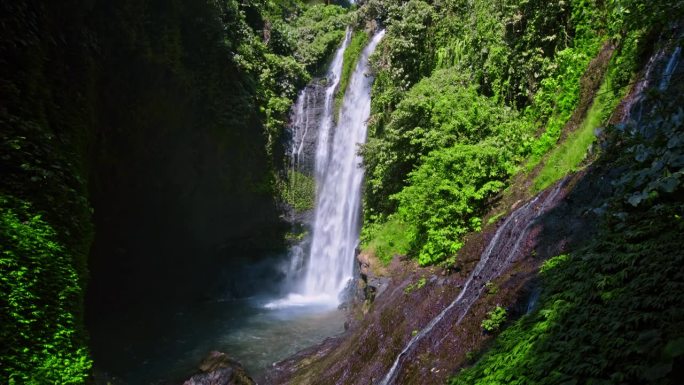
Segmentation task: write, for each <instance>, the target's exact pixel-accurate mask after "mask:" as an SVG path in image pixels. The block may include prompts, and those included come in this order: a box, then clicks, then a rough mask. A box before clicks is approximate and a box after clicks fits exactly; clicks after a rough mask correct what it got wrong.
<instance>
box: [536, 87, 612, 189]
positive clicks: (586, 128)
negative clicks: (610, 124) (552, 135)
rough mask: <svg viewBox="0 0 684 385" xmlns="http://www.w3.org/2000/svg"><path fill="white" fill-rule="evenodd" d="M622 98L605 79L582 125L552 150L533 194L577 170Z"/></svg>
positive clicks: (537, 179) (538, 177) (538, 176)
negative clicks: (597, 133) (598, 132)
mask: <svg viewBox="0 0 684 385" xmlns="http://www.w3.org/2000/svg"><path fill="white" fill-rule="evenodd" d="M620 93H622V92H620ZM619 96H620V95H615V94H613V87H612V86H611V80H610V77H606V80H605V81H604V82H603V84H602V85H601V88H600V89H599V90H598V92H597V94H596V97H595V98H594V102H593V104H592V106H591V108H590V109H589V111H588V112H587V116H586V118H585V119H584V121H583V122H582V125H581V126H580V127H579V128H578V129H577V130H576V131H574V132H571V133H570V134H569V135H568V137H567V138H566V139H565V140H564V141H563V142H562V143H561V144H560V145H558V146H556V147H554V148H553V149H552V150H551V151H550V153H549V155H548V158H547V159H546V161H545V162H544V166H543V168H542V169H541V171H540V172H539V174H538V175H537V177H536V178H535V180H534V185H533V190H534V192H539V191H541V190H543V189H545V188H547V187H548V186H550V185H552V184H553V183H555V182H556V181H558V180H559V179H561V178H562V177H564V176H565V175H567V174H568V173H570V172H573V171H576V170H577V168H578V166H579V165H580V164H581V163H582V161H583V160H584V159H585V157H586V154H587V151H588V150H589V148H590V146H591V145H592V143H594V141H595V140H596V134H595V132H596V130H597V129H598V128H599V127H600V126H602V125H604V124H605V123H606V121H607V120H608V118H609V117H610V113H611V112H612V111H613V109H614V108H615V106H616V105H617V103H618V101H619V100H620V97H619Z"/></svg>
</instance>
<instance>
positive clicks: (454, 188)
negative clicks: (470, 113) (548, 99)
mask: <svg viewBox="0 0 684 385" xmlns="http://www.w3.org/2000/svg"><path fill="white" fill-rule="evenodd" d="M506 155H507V154H506V153H505V151H502V149H501V147H500V146H497V145H496V144H489V143H486V144H485V143H483V144H476V145H456V146H453V147H449V148H446V149H443V150H439V151H434V152H432V153H430V154H429V155H428V156H427V157H426V158H425V159H424V162H423V164H422V165H421V166H420V167H419V168H418V169H417V170H415V171H413V172H412V173H411V174H409V182H410V183H409V186H407V187H406V188H404V189H403V190H402V191H401V192H399V193H398V194H396V195H394V196H392V199H395V200H397V201H398V204H399V208H398V210H397V215H398V217H399V218H400V220H401V221H403V222H404V223H406V224H408V226H409V228H408V231H407V236H408V239H409V240H410V242H411V248H412V249H413V250H417V254H418V255H417V256H418V262H419V263H420V264H421V265H428V264H431V263H436V262H440V261H442V260H444V259H445V258H446V257H449V256H451V255H453V254H454V253H455V252H456V251H458V250H459V249H460V248H461V246H462V245H463V243H462V241H461V237H462V236H463V235H465V234H466V233H468V232H470V231H477V230H479V229H480V226H481V215H482V214H483V213H484V209H485V207H486V202H487V199H488V198H489V197H491V196H492V195H493V194H494V193H496V192H498V191H499V190H500V189H501V188H502V187H503V186H504V183H503V180H505V179H506V178H507V177H508V176H509V175H510V172H511V163H510V161H509V160H508V159H507V156H506Z"/></svg>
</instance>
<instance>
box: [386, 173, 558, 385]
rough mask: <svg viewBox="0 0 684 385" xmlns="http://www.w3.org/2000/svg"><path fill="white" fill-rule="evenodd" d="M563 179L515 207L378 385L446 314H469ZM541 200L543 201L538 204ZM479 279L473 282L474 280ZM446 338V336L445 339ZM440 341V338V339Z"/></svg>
mask: <svg viewBox="0 0 684 385" xmlns="http://www.w3.org/2000/svg"><path fill="white" fill-rule="evenodd" d="M563 184H564V182H563V181H561V182H560V183H558V184H557V185H556V187H555V188H554V189H553V190H551V191H550V192H549V193H548V194H547V195H546V196H545V197H544V198H543V199H542V198H541V196H542V195H543V194H545V193H541V194H539V195H537V196H536V197H534V198H533V199H532V200H531V201H529V202H528V203H526V204H525V205H523V206H522V207H520V208H518V209H517V210H515V211H514V212H513V213H511V215H509V216H508V218H507V219H506V220H505V221H504V222H503V224H502V225H501V226H500V227H499V229H498V230H497V231H496V233H495V234H494V237H493V238H492V240H491V241H490V242H489V244H488V245H487V248H486V249H485V251H484V252H483V253H482V255H481V256H480V261H479V262H478V263H477V265H476V266H475V269H474V270H473V272H472V273H470V276H469V277H468V279H467V280H466V282H465V284H464V285H463V289H461V291H460V292H459V293H458V296H457V297H456V298H455V299H454V300H453V301H452V302H451V303H450V304H449V306H447V307H446V308H444V310H442V311H441V312H440V313H439V314H438V315H437V316H436V317H435V318H433V319H432V320H431V321H430V322H429V323H428V324H427V325H426V326H425V327H424V328H423V329H422V330H421V331H420V332H418V333H417V334H416V335H414V336H413V337H412V338H411V339H410V340H409V342H408V343H407V344H406V346H405V347H404V349H403V350H402V351H401V352H400V353H399V355H397V357H396V359H395V360H394V362H393V363H392V366H391V367H390V369H389V370H388V371H387V374H386V375H385V377H383V379H382V380H381V381H380V382H379V385H391V384H393V383H394V381H395V380H396V376H397V374H398V372H397V371H398V370H399V368H400V367H401V364H402V362H403V360H404V359H406V357H407V354H409V353H410V352H411V351H412V350H413V349H414V348H415V347H416V344H417V343H418V342H420V341H421V340H422V339H423V338H424V337H425V336H426V335H428V334H429V333H430V332H431V331H432V329H433V328H434V327H435V326H436V325H437V324H438V323H439V322H440V321H442V319H444V317H445V316H446V315H447V314H449V313H450V312H451V310H452V309H454V308H456V309H457V311H458V313H457V314H458V315H457V317H452V319H453V318H456V321H455V323H454V326H455V325H458V324H460V323H461V321H463V318H465V316H466V315H467V314H468V310H470V307H471V306H472V305H473V304H475V302H476V301H477V299H478V298H479V297H480V295H481V294H482V292H483V291H484V287H485V283H486V282H488V281H490V280H492V279H494V278H496V277H497V275H498V273H499V272H501V271H503V268H504V267H505V266H506V265H508V264H509V263H510V262H511V261H513V260H514V259H515V257H516V256H517V254H518V251H519V249H520V245H521V243H522V241H523V240H525V239H526V237H527V235H528V234H529V232H530V230H531V229H532V226H533V225H534V223H535V219H537V218H539V217H540V216H541V215H542V214H543V213H544V212H546V210H547V208H548V207H549V205H551V204H553V203H554V202H555V201H556V199H557V198H558V196H559V195H560V193H561V189H562V186H563ZM540 200H541V203H538V202H539V201H540ZM476 281H477V282H478V284H477V285H474V284H473V283H474V282H476ZM444 338H446V336H444V337H443V338H442V340H443V339H444ZM439 343H441V341H440V342H439Z"/></svg>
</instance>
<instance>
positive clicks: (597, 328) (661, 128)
mask: <svg viewBox="0 0 684 385" xmlns="http://www.w3.org/2000/svg"><path fill="white" fill-rule="evenodd" d="M677 93H679V95H677ZM663 96H666V95H663V94H661V93H660V92H659V91H657V90H654V91H653V92H652V94H651V96H650V98H652V100H651V102H653V104H654V107H653V108H652V109H651V108H650V107H646V110H647V111H648V110H649V109H650V111H649V113H648V114H647V115H646V114H645V115H644V117H643V118H642V119H641V121H638V122H636V123H635V121H634V120H630V121H629V122H628V123H624V124H619V125H616V126H610V127H608V129H607V131H608V132H607V134H606V141H605V143H604V145H605V146H606V147H607V148H606V151H605V157H604V158H601V159H599V160H598V162H599V167H600V168H602V169H605V170H619V171H620V172H619V173H616V174H614V176H613V177H612V178H611V177H607V178H606V177H604V178H603V179H602V180H606V183H611V184H612V191H613V195H612V196H611V197H609V198H608V199H607V200H606V201H604V202H601V203H598V204H599V207H596V208H595V209H594V211H595V212H596V213H599V214H600V221H601V223H600V225H599V229H598V232H596V233H595V234H594V235H593V237H591V238H590V239H586V240H584V242H583V244H582V245H581V247H580V248H578V249H576V250H572V251H571V252H570V253H569V254H566V255H561V256H558V257H554V258H551V259H549V260H547V261H546V262H545V263H544V264H543V265H542V267H541V279H542V287H543V290H542V294H541V296H540V301H539V303H538V305H537V307H536V308H535V309H534V310H533V311H532V312H530V313H529V314H526V315H524V316H522V317H521V318H520V319H518V320H516V321H515V322H514V323H513V324H512V325H511V326H510V327H508V328H507V329H506V330H504V331H503V332H502V333H501V334H500V335H499V336H498V338H497V339H496V340H495V341H494V343H493V344H492V346H491V348H490V349H489V350H488V351H487V352H485V353H484V354H483V355H482V356H481V357H480V359H479V360H478V361H477V362H476V363H475V364H474V365H473V366H472V367H470V368H466V369H464V370H463V371H462V372H460V373H459V374H458V376H456V377H454V378H453V379H451V381H450V384H452V385H460V384H469V385H470V384H503V383H506V384H561V383H594V384H623V383H628V384H678V383H680V381H681V378H682V369H681V368H682V366H681V364H682V362H683V360H684V334H683V333H682V330H684V329H683V327H684V312H683V310H682V309H684V299H683V298H682V296H681V295H680V294H681V291H682V290H683V289H684V272H683V271H682V269H681V265H682V263H683V262H684V254H682V251H681V245H682V239H681V234H682V232H683V231H684V221H683V220H682V218H683V217H684V200H683V197H684V194H683V192H684V133H683V132H682V124H683V123H684V110H682V107H681V86H679V87H678V88H676V90H675V91H673V92H670V94H669V95H667V96H669V97H663ZM637 119H638V118H637Z"/></svg>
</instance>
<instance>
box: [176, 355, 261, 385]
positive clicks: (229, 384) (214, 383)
mask: <svg viewBox="0 0 684 385" xmlns="http://www.w3.org/2000/svg"><path fill="white" fill-rule="evenodd" d="M199 370H200V371H201V372H202V373H198V374H195V375H194V376H192V377H191V378H190V379H189V380H187V381H185V382H184V383H183V385H256V383H255V382H254V380H253V379H252V378H251V377H250V376H249V375H248V374H247V371H246V370H245V368H244V367H243V366H242V364H240V363H239V362H238V361H236V360H234V359H232V358H230V357H228V355H227V354H225V353H221V352H217V351H213V352H211V353H209V355H208V356H207V357H206V358H205V359H204V360H203V361H202V363H201V364H200V366H199Z"/></svg>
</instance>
